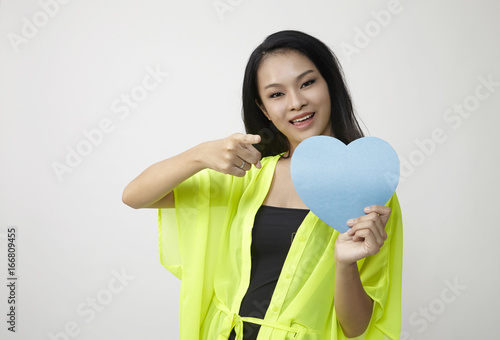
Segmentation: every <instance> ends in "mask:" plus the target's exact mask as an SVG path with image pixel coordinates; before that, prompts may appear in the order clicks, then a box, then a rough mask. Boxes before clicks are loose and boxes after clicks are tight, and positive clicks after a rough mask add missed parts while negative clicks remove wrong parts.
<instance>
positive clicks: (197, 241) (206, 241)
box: [158, 169, 233, 279]
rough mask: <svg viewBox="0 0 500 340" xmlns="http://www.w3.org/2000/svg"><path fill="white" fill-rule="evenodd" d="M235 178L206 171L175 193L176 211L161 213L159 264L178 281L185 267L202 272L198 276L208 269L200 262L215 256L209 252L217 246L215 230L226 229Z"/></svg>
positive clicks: (166, 210) (183, 184) (186, 181)
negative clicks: (230, 196)
mask: <svg viewBox="0 0 500 340" xmlns="http://www.w3.org/2000/svg"><path fill="white" fill-rule="evenodd" d="M232 177H233V176H230V175H226V174H222V173H220V172H217V171H215V170H212V169H204V170H202V171H200V172H198V173H196V174H195V175H193V176H191V177H190V178H188V179H187V180H185V181H184V182H182V183H181V184H179V185H178V186H177V187H176V188H175V189H174V190H173V191H174V199H175V208H168V209H159V210H158V233H159V255H160V262H161V264H162V265H163V266H164V267H165V268H166V269H167V270H169V271H170V272H171V273H172V274H174V275H175V276H176V277H178V278H179V279H182V278H183V272H184V267H185V265H189V268H191V269H192V270H193V271H194V270H197V269H201V272H199V273H203V272H205V271H206V270H209V268H204V263H203V262H200V259H203V258H205V259H206V260H209V258H210V257H211V255H212V256H213V254H211V253H210V251H211V250H213V249H214V247H216V244H217V237H218V234H217V230H216V229H217V228H221V227H222V226H223V222H224V216H225V211H226V209H227V205H228V200H229V193H230V190H231V183H232ZM209 232H210V233H209ZM212 253H213V252H212ZM207 256H208V257H209V258H206V257H207ZM205 274H208V273H205Z"/></svg>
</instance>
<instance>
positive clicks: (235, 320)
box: [215, 296, 301, 340]
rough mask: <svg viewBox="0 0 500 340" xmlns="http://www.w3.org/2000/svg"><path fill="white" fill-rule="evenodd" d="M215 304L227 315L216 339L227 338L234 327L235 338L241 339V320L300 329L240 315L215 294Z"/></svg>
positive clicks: (287, 329) (291, 329)
mask: <svg viewBox="0 0 500 340" xmlns="http://www.w3.org/2000/svg"><path fill="white" fill-rule="evenodd" d="M215 306H216V307H217V308H218V309H219V310H220V311H221V312H224V313H225V314H226V315H227V317H226V318H225V319H224V323H223V326H222V330H221V332H220V333H219V336H218V337H217V340H227V339H229V336H230V335H231V331H232V329H233V327H234V330H235V333H236V338H235V340H243V321H245V322H251V323H255V324H258V325H261V326H267V327H273V328H276V329H279V330H282V331H286V332H293V333H299V332H300V331H301V330H300V329H299V328H297V327H287V326H283V325H280V324H278V323H275V322H269V321H265V320H263V319H258V318H252V317H246V316H240V315H239V314H238V313H234V312H232V311H231V310H229V308H227V307H226V305H224V304H223V303H222V302H221V301H219V299H218V298H217V296H215Z"/></svg>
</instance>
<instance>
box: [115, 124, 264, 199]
mask: <svg viewBox="0 0 500 340" xmlns="http://www.w3.org/2000/svg"><path fill="white" fill-rule="evenodd" d="M259 141H260V136H258V135H250V134H241V133H235V134H232V135H231V136H229V137H227V138H224V139H219V140H215V141H209V142H205V143H202V144H199V145H197V146H195V147H193V148H191V149H189V150H187V151H184V152H183V153H181V154H179V155H177V156H174V157H171V158H168V159H165V160H163V161H160V162H158V163H155V164H153V165H151V166H150V167H148V168H147V169H146V170H144V171H143V172H142V173H141V174H140V175H139V176H137V178H135V179H134V180H133V181H132V182H130V183H129V184H128V185H127V186H126V187H125V189H124V190H123V195H122V201H123V203H125V204H126V205H128V206H130V207H132V208H134V209H140V208H174V207H175V201H174V192H173V189H174V188H175V187H177V186H178V185H179V184H181V183H182V182H183V181H185V180H186V179H188V178H189V177H191V176H193V175H194V174H196V173H197V172H199V171H201V170H203V169H205V168H211V169H214V170H216V171H219V172H222V173H225V174H230V175H234V176H238V177H242V176H244V175H245V173H246V171H248V170H250V168H251V165H252V164H255V165H256V166H257V167H258V168H260V157H261V155H260V153H259V151H257V149H255V148H254V147H253V145H252V144H257V143H258V142H259ZM243 161H245V166H244V167H243V168H240V166H241V164H243Z"/></svg>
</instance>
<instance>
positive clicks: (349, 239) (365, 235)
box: [334, 205, 391, 265]
mask: <svg viewBox="0 0 500 340" xmlns="http://www.w3.org/2000/svg"><path fill="white" fill-rule="evenodd" d="M365 213H366V215H364V216H360V217H357V218H354V219H351V220H349V221H348V222H347V225H349V226H350V227H351V229H349V230H348V231H346V232H345V233H342V234H339V236H338V237H337V241H336V242H335V255H334V256H335V263H337V264H345V265H349V264H352V263H355V262H356V261H358V260H361V259H362V258H365V257H367V256H370V255H375V254H376V253H378V251H379V250H380V248H381V247H382V246H383V245H384V242H385V240H386V239H387V233H386V232H385V225H386V224H387V221H388V220H389V216H390V215H391V208H389V207H386V206H382V205H373V206H370V207H367V208H365Z"/></svg>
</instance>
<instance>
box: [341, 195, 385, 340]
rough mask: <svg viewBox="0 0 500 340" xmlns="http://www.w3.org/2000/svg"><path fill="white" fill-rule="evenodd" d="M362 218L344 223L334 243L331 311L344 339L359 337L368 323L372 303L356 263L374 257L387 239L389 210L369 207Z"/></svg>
mask: <svg viewBox="0 0 500 340" xmlns="http://www.w3.org/2000/svg"><path fill="white" fill-rule="evenodd" d="M365 213H366V215H365V216H361V217H358V218H355V219H352V220H349V221H348V222H347V225H348V226H350V227H351V229H350V230H348V231H347V232H345V233H343V234H340V235H339V236H338V238H337V241H336V242H335V256H334V257H335V292H334V296H335V311H336V313H337V319H338V320H339V323H340V325H341V327H342V330H343V331H344V335H345V336H346V337H348V338H354V337H357V336H359V335H361V334H363V333H364V332H365V330H366V328H367V327H368V324H369V323H370V318H371V314H372V309H373V300H372V299H371V298H370V297H369V296H368V294H366V292H365V289H364V288H363V285H362V283H361V279H360V277H359V272H358V266H357V263H356V262H357V261H358V260H361V259H362V258H365V257H368V256H370V255H374V254H376V253H378V252H379V250H380V248H381V247H382V245H383V244H384V242H385V240H386V239H387V233H386V232H385V225H386V224H387V221H388V220H389V216H390V215H391V208H389V207H386V206H381V205H372V206H370V207H367V208H365Z"/></svg>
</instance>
